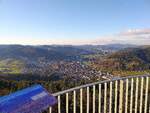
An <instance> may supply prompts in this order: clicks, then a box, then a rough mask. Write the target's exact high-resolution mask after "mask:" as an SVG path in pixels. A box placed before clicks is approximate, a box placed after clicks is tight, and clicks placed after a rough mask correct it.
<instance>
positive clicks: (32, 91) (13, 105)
mask: <svg viewBox="0 0 150 113" xmlns="http://www.w3.org/2000/svg"><path fill="white" fill-rule="evenodd" d="M56 102H57V101H56V99H55V97H53V96H52V95H50V94H49V93H48V92H47V91H46V90H45V89H44V88H43V87H42V86H41V85H36V86H33V87H30V88H26V89H24V90H21V91H18V92H16V93H13V94H10V95H8V96H4V97H1V98H0V113H39V112H41V111H42V110H44V109H46V108H48V107H49V106H52V105H54V104H55V103H56Z"/></svg>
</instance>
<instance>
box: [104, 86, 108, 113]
mask: <svg viewBox="0 0 150 113" xmlns="http://www.w3.org/2000/svg"><path fill="white" fill-rule="evenodd" d="M104 113H107V83H105V87H104Z"/></svg>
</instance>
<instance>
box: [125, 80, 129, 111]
mask: <svg viewBox="0 0 150 113" xmlns="http://www.w3.org/2000/svg"><path fill="white" fill-rule="evenodd" d="M128 84H129V80H128V79H127V80H126V98H125V113H128V92H129V91H128V90H129V85H128Z"/></svg>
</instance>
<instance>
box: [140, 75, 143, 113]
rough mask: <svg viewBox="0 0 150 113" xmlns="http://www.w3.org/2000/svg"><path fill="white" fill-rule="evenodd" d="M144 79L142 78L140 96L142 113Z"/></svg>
mask: <svg viewBox="0 0 150 113" xmlns="http://www.w3.org/2000/svg"><path fill="white" fill-rule="evenodd" d="M143 82H144V79H143V77H142V79H141V94H140V113H142V107H143V84H144V83H143Z"/></svg>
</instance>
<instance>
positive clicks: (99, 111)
mask: <svg viewBox="0 0 150 113" xmlns="http://www.w3.org/2000/svg"><path fill="white" fill-rule="evenodd" d="M101 95H102V94H101V84H99V96H98V113H101Z"/></svg>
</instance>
